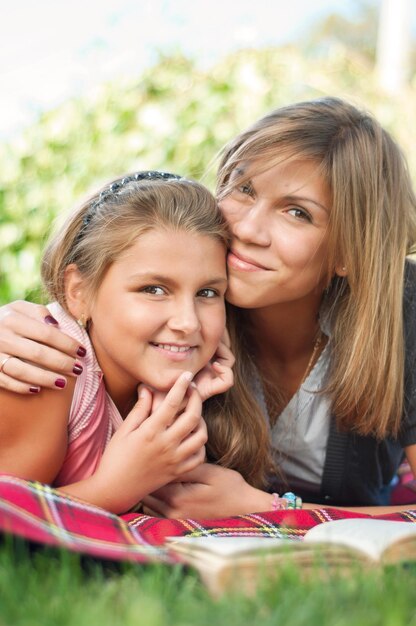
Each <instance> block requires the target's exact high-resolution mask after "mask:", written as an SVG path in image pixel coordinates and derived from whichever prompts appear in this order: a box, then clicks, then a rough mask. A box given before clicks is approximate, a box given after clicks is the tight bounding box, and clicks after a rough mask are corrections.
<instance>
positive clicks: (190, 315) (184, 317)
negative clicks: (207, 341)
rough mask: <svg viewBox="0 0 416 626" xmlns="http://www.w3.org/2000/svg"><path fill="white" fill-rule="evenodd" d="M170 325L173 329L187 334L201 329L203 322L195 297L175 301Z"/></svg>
mask: <svg viewBox="0 0 416 626" xmlns="http://www.w3.org/2000/svg"><path fill="white" fill-rule="evenodd" d="M168 326H169V328H170V329H171V330H175V331H178V332H181V333H183V334H185V335H191V334H192V333H195V332H198V331H199V330H200V329H201V322H200V319H199V316H198V311H197V308H196V303H195V301H194V299H192V300H190V299H186V300H182V299H181V300H179V301H178V302H176V303H175V305H174V309H173V310H172V313H171V315H170V317H169V321H168Z"/></svg>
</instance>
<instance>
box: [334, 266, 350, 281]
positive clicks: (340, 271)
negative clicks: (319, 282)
mask: <svg viewBox="0 0 416 626" xmlns="http://www.w3.org/2000/svg"><path fill="white" fill-rule="evenodd" d="M335 274H336V275H337V276H340V277H341V278H345V276H347V275H348V271H347V266H346V265H341V264H339V265H336V266H335Z"/></svg>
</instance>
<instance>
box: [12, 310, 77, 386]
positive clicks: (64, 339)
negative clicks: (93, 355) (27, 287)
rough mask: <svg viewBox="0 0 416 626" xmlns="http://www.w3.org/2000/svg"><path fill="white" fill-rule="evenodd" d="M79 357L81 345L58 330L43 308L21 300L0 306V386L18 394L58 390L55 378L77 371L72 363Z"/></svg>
mask: <svg viewBox="0 0 416 626" xmlns="http://www.w3.org/2000/svg"><path fill="white" fill-rule="evenodd" d="M9 356H11V357H12V358H10V359H7V362H5V359H6V358H7V357H9ZM82 356H85V348H84V347H83V346H80V345H79V343H78V342H77V341H76V340H75V339H73V338H72V337H69V336H68V335H65V334H64V333H63V332H62V331H60V330H59V328H58V323H57V322H56V320H54V318H53V317H52V316H51V314H50V313H49V311H48V309H47V308H46V307H44V306H41V305H38V304H33V303H31V302H25V301H23V300H18V301H16V302H12V303H11V304H6V305H4V306H2V307H0V363H4V365H3V367H2V369H1V371H0V387H2V388H3V389H8V390H9V391H14V392H16V393H20V394H28V393H33V391H34V390H39V389H40V388H42V387H46V388H50V389H55V390H59V389H60V388H61V387H59V386H57V385H56V381H57V379H61V380H62V379H64V380H65V377H66V376H74V375H75V374H76V373H77V371H78V372H79V369H78V370H77V367H76V363H78V362H79V360H80V357H82ZM74 368H75V369H74Z"/></svg>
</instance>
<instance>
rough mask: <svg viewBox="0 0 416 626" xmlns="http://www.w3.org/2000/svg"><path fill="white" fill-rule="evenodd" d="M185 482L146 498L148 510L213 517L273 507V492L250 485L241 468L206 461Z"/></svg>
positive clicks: (193, 516) (186, 477) (182, 479)
mask: <svg viewBox="0 0 416 626" xmlns="http://www.w3.org/2000/svg"><path fill="white" fill-rule="evenodd" d="M180 480H181V482H175V483H171V484H169V485H165V486H164V487H162V488H161V489H158V490H157V491H156V492H154V493H152V494H151V495H149V496H146V497H145V498H144V499H143V504H144V507H145V512H146V513H149V515H160V516H163V517H171V518H199V519H209V518H218V517H229V516H230V515H241V514H244V513H254V512H255V511H270V510H271V508H272V496H271V495H270V494H269V493H266V492H264V491H261V490H260V489H256V488H255V487H252V486H251V485H249V484H248V483H247V482H246V481H245V480H244V478H243V477H242V476H241V474H239V473H238V472H236V471H234V470H230V469H227V468H224V467H220V466H219V465H210V464H208V463H204V464H203V465H200V466H199V467H197V468H196V469H194V470H193V471H191V472H189V473H188V474H187V475H184V476H181V478H180Z"/></svg>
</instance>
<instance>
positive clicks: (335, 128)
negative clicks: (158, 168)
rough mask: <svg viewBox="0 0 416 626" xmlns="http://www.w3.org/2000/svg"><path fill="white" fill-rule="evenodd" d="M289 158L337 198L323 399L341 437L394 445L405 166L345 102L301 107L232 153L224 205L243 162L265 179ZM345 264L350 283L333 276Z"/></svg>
mask: <svg viewBox="0 0 416 626" xmlns="http://www.w3.org/2000/svg"><path fill="white" fill-rule="evenodd" d="M287 158H298V159H309V160H311V161H312V162H314V163H315V164H316V165H317V167H318V168H319V171H320V173H321V174H322V176H323V177H324V179H325V181H326V183H327V184H328V186H329V188H330V190H331V193H332V209H331V215H330V221H329V254H328V264H327V267H326V268H325V270H326V272H327V290H326V292H327V296H326V299H327V301H326V308H327V310H328V311H329V313H330V316H331V329H332V331H331V332H332V335H331V342H332V358H331V368H330V377H329V382H328V385H327V387H326V389H325V392H327V393H328V394H330V396H331V398H332V408H333V412H334V414H335V415H336V417H337V420H338V425H339V427H340V428H343V429H347V430H354V431H356V432H357V433H359V434H361V435H368V434H372V435H373V436H376V437H377V438H383V437H386V436H388V435H393V436H395V435H397V433H398V430H399V428H400V424H401V422H402V418H403V411H404V360H405V353H404V336H403V335H404V331H403V282H404V281H403V276H404V266H405V258H406V255H407V254H409V253H410V252H412V251H413V249H414V245H415V242H416V201H415V195H414V192H413V189H412V184H411V181H410V176H409V173H408V169H407V164H406V160H405V158H404V156H403V154H402V152H401V150H400V148H399V147H398V145H397V144H396V142H395V141H394V140H393V138H392V137H391V136H390V134H389V133H388V132H387V131H386V130H384V129H383V128H382V127H381V126H380V124H379V123H378V122H377V121H376V120H375V119H374V118H373V117H372V116H371V115H369V114H368V113H367V112H364V111H360V110H358V109H357V108H356V107H354V106H352V105H351V104H349V103H347V102H344V101H342V100H340V99H338V98H322V99H318V100H313V101H310V102H301V103H297V104H293V105H290V106H287V107H284V108H281V109H277V110H275V111H273V112H271V113H270V114H269V115H266V116H265V117H263V118H262V119H260V120H259V121H258V122H257V123H255V124H254V125H253V126H251V127H250V128H249V129H248V130H246V131H245V132H243V133H241V134H240V135H239V136H238V137H236V138H235V139H234V140H233V141H231V142H230V143H229V144H228V145H227V146H226V147H225V149H224V151H223V154H222V159H221V163H220V167H219V176H218V196H219V197H220V198H221V197H224V196H226V195H227V194H228V193H229V192H230V190H231V185H230V183H229V180H230V175H231V172H232V171H233V170H234V169H235V168H236V166H237V165H238V164H239V163H241V162H242V161H244V162H246V163H247V162H250V163H251V164H253V163H254V164H255V166H256V167H257V166H258V167H259V168H260V169H261V171H264V170H267V169H269V168H270V167H272V166H274V165H275V164H277V163H279V162H282V161H283V160H285V159H287ZM337 264H342V265H345V267H346V268H347V277H346V278H340V277H337V276H335V275H334V268H335V266H336V265H337ZM238 367H239V363H237V364H236V368H237V369H238ZM241 374H242V375H243V373H241Z"/></svg>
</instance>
